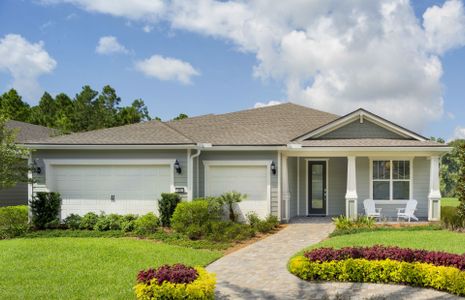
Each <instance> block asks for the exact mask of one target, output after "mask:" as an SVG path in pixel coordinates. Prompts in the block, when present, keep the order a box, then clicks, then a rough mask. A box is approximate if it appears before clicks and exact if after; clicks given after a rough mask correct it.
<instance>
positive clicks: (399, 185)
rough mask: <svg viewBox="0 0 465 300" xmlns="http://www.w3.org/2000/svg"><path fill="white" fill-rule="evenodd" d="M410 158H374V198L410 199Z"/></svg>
mask: <svg viewBox="0 0 465 300" xmlns="http://www.w3.org/2000/svg"><path fill="white" fill-rule="evenodd" d="M410 165H411V161H410V160H373V164H372V166H373V167H372V198H373V199H374V200H408V199H410V190H411V176H410V173H411V172H410Z"/></svg>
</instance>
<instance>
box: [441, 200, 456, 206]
mask: <svg viewBox="0 0 465 300" xmlns="http://www.w3.org/2000/svg"><path fill="white" fill-rule="evenodd" d="M441 206H459V199H457V198H442V199H441Z"/></svg>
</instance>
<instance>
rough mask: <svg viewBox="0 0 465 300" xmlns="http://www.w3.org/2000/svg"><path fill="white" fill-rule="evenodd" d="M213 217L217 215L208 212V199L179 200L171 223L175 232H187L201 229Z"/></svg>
mask: <svg viewBox="0 0 465 300" xmlns="http://www.w3.org/2000/svg"><path fill="white" fill-rule="evenodd" d="M215 219H217V217H216V216H214V215H211V214H210V203H209V202H208V201H205V200H196V201H192V202H181V203H179V204H178V206H177V207H176V210H175V211H174V214H173V217H172V218H171V225H172V227H173V229H174V230H176V231H177V232H181V233H186V234H187V232H188V231H199V230H200V231H201V230H202V228H204V227H205V226H206V225H207V224H208V223H209V222H210V221H211V220H215ZM197 238H200V237H197Z"/></svg>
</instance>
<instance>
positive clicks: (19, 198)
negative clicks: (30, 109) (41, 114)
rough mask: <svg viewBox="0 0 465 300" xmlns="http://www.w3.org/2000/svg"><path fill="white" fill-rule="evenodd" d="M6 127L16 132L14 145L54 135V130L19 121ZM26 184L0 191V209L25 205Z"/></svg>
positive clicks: (11, 122)
mask: <svg viewBox="0 0 465 300" xmlns="http://www.w3.org/2000/svg"><path fill="white" fill-rule="evenodd" d="M6 127H7V128H8V129H13V130H15V131H16V143H18V144H24V143H26V142H28V141H31V140H34V139H45V138H48V137H50V136H52V135H53V134H54V132H55V131H54V130H53V129H50V128H47V127H43V126H38V125H33V124H29V123H24V122H19V121H13V120H10V121H7V123H6ZM27 189H28V187H27V183H23V182H20V183H17V184H16V186H14V187H12V188H8V189H4V190H1V189H0V207H1V206H10V205H27V199H28V191H27Z"/></svg>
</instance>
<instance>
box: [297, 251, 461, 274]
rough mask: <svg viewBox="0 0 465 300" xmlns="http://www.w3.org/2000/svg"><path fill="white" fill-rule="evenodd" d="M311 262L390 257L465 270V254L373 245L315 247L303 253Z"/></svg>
mask: <svg viewBox="0 0 465 300" xmlns="http://www.w3.org/2000/svg"><path fill="white" fill-rule="evenodd" d="M304 256H305V257H306V258H308V259H309V260H310V261H313V262H328V261H333V260H345V259H349V258H354V259H358V258H364V259H367V260H384V259H391V260H397V261H404V262H422V263H430V264H433V265H436V266H446V267H455V268H457V269H460V270H462V271H464V270H465V255H464V254H451V253H447V252H439V251H427V250H417V249H409V248H399V247H386V246H381V245H375V246H372V247H345V248H342V249H334V248H317V249H313V250H311V251H307V252H305V253H304Z"/></svg>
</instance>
